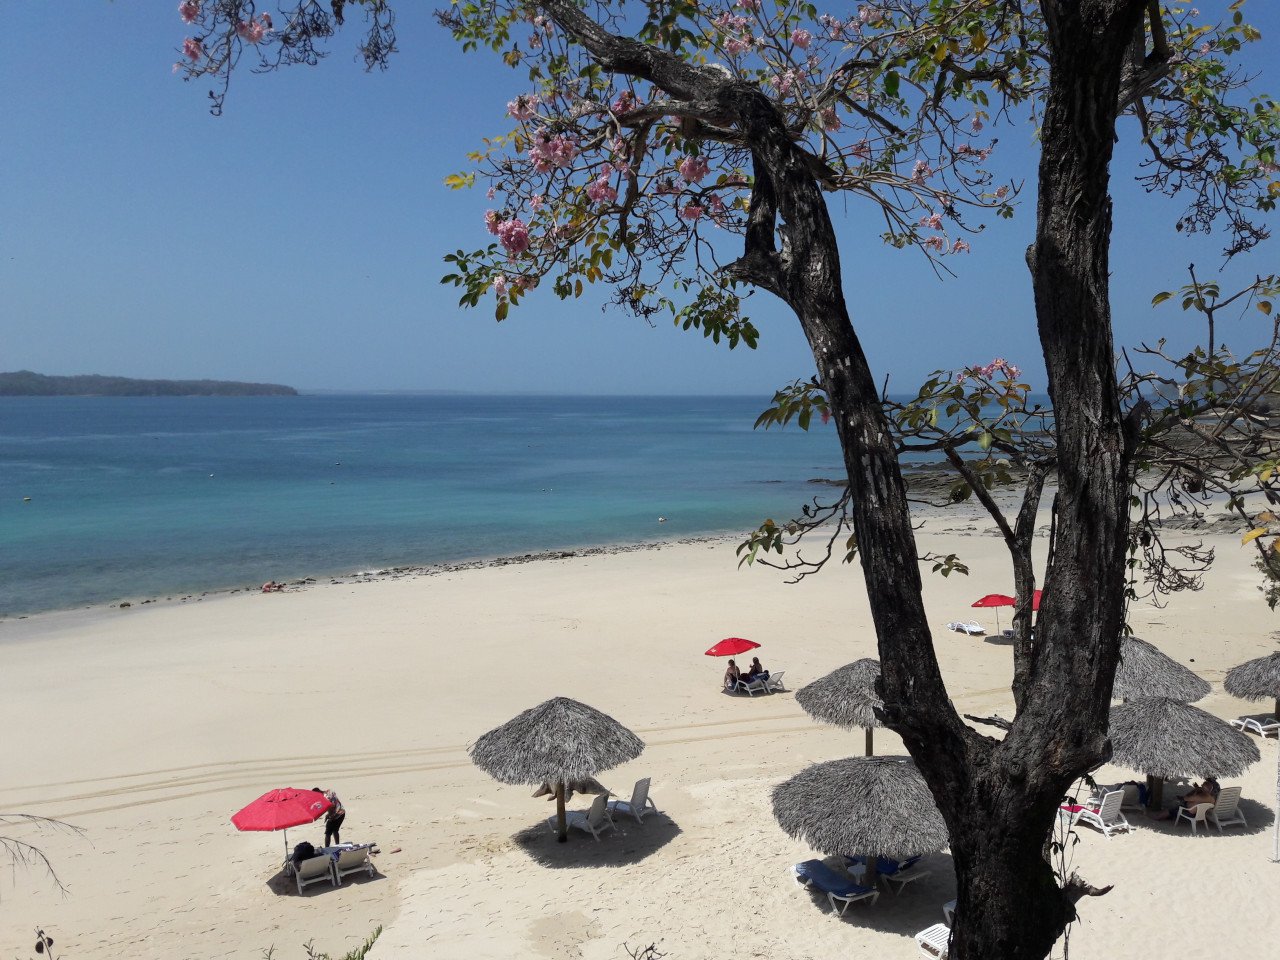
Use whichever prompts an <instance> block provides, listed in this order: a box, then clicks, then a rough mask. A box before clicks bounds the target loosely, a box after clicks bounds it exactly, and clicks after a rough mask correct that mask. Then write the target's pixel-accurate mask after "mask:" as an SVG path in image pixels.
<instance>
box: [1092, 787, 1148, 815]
mask: <svg viewBox="0 0 1280 960" xmlns="http://www.w3.org/2000/svg"><path fill="white" fill-rule="evenodd" d="M1112 790H1119V791H1120V792H1121V793H1123V794H1124V797H1123V798H1122V799H1121V800H1120V809H1121V810H1141V809H1143V807H1142V791H1141V790H1139V789H1138V785H1137V784H1136V783H1117V784H1115V785H1113V786H1110V787H1100V788H1099V791H1098V793H1097V794H1095V795H1094V796H1092V797H1090V798H1089V799H1088V800H1086V801H1085V802H1084V805H1085V806H1086V807H1088V808H1089V809H1090V810H1097V809H1098V807H1100V806H1102V798H1103V797H1105V796H1106V795H1107V794H1108V793H1110V792H1111V791H1112Z"/></svg>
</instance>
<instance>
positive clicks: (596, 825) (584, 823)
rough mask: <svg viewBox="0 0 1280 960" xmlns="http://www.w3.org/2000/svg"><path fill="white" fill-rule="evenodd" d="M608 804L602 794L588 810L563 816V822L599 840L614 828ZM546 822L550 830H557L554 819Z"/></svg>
mask: <svg viewBox="0 0 1280 960" xmlns="http://www.w3.org/2000/svg"><path fill="white" fill-rule="evenodd" d="M608 803H609V798H608V797H607V796H605V795H604V794H603V793H602V794H600V796H598V797H596V798H595V800H594V801H592V803H591V809H590V810H570V811H569V812H568V813H567V814H565V820H566V822H567V823H568V825H569V826H571V827H577V828H578V829H579V830H585V831H587V833H589V834H591V836H592V837H594V838H595V839H596V840H599V839H600V834H602V833H604V831H606V830H612V829H613V827H614V823H613V818H612V817H610V816H609V806H608ZM547 822H548V823H550V824H551V827H552V829H558V827H559V824H557V823H556V818H555V817H551V818H550V819H549V820H548V821H547Z"/></svg>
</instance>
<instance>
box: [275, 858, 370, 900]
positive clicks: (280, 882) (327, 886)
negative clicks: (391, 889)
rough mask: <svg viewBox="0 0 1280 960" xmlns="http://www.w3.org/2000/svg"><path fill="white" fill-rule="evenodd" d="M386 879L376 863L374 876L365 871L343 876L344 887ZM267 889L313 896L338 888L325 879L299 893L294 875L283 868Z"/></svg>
mask: <svg viewBox="0 0 1280 960" xmlns="http://www.w3.org/2000/svg"><path fill="white" fill-rule="evenodd" d="M386 879H387V878H386V876H385V875H383V873H382V871H380V870H378V868H377V866H376V865H375V866H374V874H373V876H369V874H367V873H363V872H361V873H356V874H351V875H350V876H346V877H343V878H342V885H343V886H344V887H349V886H351V885H352V884H357V885H359V884H366V883H381V882H382V881H383V880H386ZM267 889H268V890H270V891H271V892H272V893H274V894H275V895H276V896H278V897H296V896H304V897H312V896H317V895H321V894H325V893H331V892H333V891H334V890H336V889H338V888H337V887H335V886H334V885H333V884H332V883H331V882H328V881H324V882H321V883H312V884H308V885H307V886H306V887H304V888H303V890H302V893H301V894H299V893H298V884H297V881H295V880H294V879H293V876H292V875H290V874H286V873H285V872H284V871H283V870H281V871H280V872H279V873H277V874H276V875H275V876H273V877H272V878H271V879H269V880H268V881H267Z"/></svg>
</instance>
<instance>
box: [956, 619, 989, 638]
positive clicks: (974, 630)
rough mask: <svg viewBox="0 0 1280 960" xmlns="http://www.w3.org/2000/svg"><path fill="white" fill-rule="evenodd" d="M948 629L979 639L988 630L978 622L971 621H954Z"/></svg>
mask: <svg viewBox="0 0 1280 960" xmlns="http://www.w3.org/2000/svg"><path fill="white" fill-rule="evenodd" d="M947 629H948V630H953V631H955V632H956V633H967V634H969V636H971V637H979V636H982V635H983V634H985V633H986V632H987V628H986V627H984V626H982V624H980V623H978V621H977V620H969V621H967V622H966V621H963V620H952V621H951V622H950V623H948V624H947Z"/></svg>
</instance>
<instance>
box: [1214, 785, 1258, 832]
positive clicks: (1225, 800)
mask: <svg viewBox="0 0 1280 960" xmlns="http://www.w3.org/2000/svg"><path fill="white" fill-rule="evenodd" d="M1209 819H1210V820H1212V821H1213V825H1214V826H1215V827H1217V828H1218V832H1219V833H1221V832H1222V828H1223V827H1234V826H1237V825H1239V826H1241V827H1247V826H1248V825H1249V821H1247V820H1246V819H1245V818H1244V814H1243V813H1241V812H1240V788H1239V787H1223V788H1222V789H1221V790H1220V791H1218V802H1217V803H1215V804H1214V805H1213V809H1212V810H1210V811H1209Z"/></svg>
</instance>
